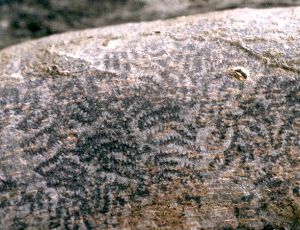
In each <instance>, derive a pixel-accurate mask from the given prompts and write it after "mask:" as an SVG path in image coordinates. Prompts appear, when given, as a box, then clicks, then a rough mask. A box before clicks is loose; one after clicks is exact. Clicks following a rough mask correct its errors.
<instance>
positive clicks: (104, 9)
mask: <svg viewBox="0 0 300 230" xmlns="http://www.w3.org/2000/svg"><path fill="white" fill-rule="evenodd" d="M99 2H100V3H99ZM296 5H300V0H271V1H266V0H246V1H245V0H222V1H220V0H101V1H98V0H72V1H69V0H26V1H24V0H0V49H1V48H3V47H6V46H9V45H11V44H15V43H18V42H21V41H24V40H28V39H32V38H38V37H42V36H46V35H50V34H54V33H60V32H65V31H70V30H75V29H76V30H78V29H84V28H91V27H99V26H103V25H108V24H116V23H121V22H129V21H143V20H153V19H163V18H170V17H174V16H180V15H190V14H195V13H200V12H208V11H213V10H224V9H231V8H237V7H271V6H273V7H274V6H296Z"/></svg>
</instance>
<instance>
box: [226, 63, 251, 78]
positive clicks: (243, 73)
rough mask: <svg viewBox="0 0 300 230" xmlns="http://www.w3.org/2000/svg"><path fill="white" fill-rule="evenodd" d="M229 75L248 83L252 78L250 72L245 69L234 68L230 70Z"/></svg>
mask: <svg viewBox="0 0 300 230" xmlns="http://www.w3.org/2000/svg"><path fill="white" fill-rule="evenodd" d="M229 75H230V76H231V77H234V78H236V79H238V80H240V81H246V80H247V79H248V78H249V77H250V72H249V70H247V69H246V68H244V67H241V66H238V67H233V68H232V69H230V70H229Z"/></svg>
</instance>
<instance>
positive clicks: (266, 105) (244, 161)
mask: <svg viewBox="0 0 300 230" xmlns="http://www.w3.org/2000/svg"><path fill="white" fill-rule="evenodd" d="M299 15H300V8H288V9H270V10H249V9H245V10H234V11H228V12H219V13H210V14H206V15H198V16H190V17H182V18H179V19H176V20H169V21H157V22H151V23H140V24H127V25H120V26H115V27H106V28H102V29H94V30H86V31H81V32H73V33H68V34H62V35H58V36H52V37H48V38H45V39H41V40H37V41H34V42H29V43H25V44H21V45H18V46H15V47H11V48H8V49H5V50H3V51H2V52H1V53H0V66H1V68H0V222H1V229H24V228H25V229H26V228H28V229H78V228H79V229H112V228H116V229H155V228H159V229H169V228H173V229H200V228H203V229H208V228H214V229H224V228H227V229H230V228H239V229H252V228H254V229H262V228H265V229H271V228H272V227H273V228H279V227H283V228H285V229H299V225H300V174H299V172H300V171H299V170H300V168H299V165H300V140H299V135H300V93H299V88H300V81H299V80H300V75H299V74H300V59H299V54H300V47H299V44H300V36H299V35H300V30H299V25H300V17H299ZM116 31H118V34H116ZM236 66H241V67H243V68H244V69H243V68H235V67H236ZM247 71H249V72H250V74H248V73H247Z"/></svg>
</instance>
